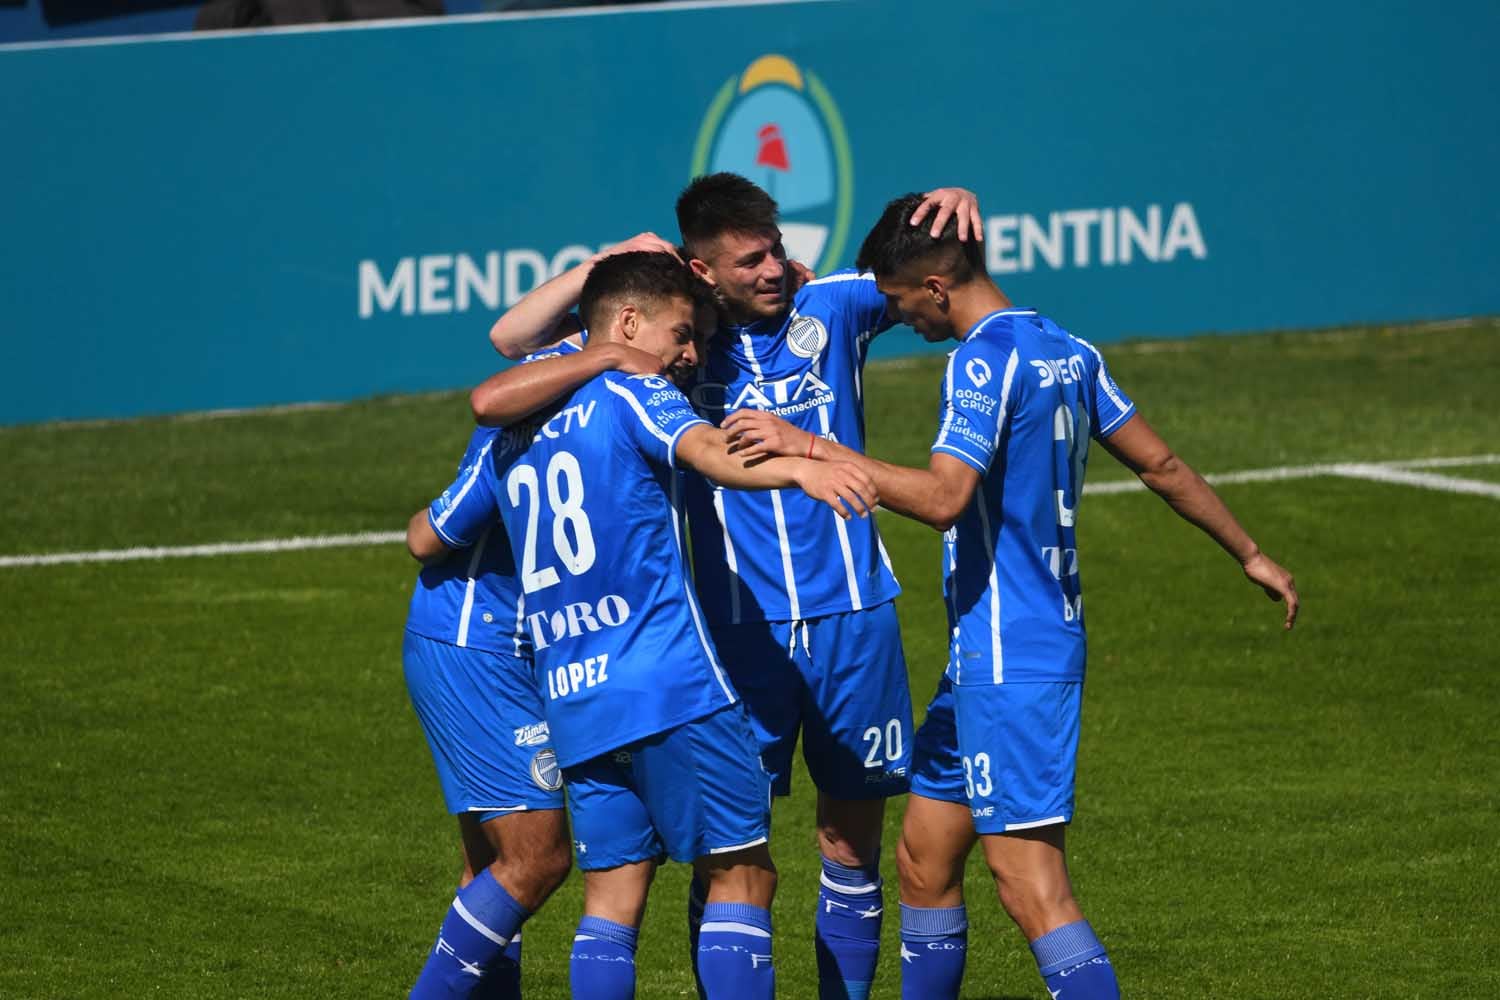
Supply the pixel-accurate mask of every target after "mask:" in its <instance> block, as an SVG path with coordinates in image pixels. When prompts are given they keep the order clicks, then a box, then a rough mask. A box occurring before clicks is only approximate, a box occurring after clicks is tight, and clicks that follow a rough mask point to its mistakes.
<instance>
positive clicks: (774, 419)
mask: <svg viewBox="0 0 1500 1000" xmlns="http://www.w3.org/2000/svg"><path fill="white" fill-rule="evenodd" d="M720 426H721V427H722V428H723V429H724V432H725V433H726V434H728V435H729V453H730V454H731V455H738V456H739V457H740V458H741V459H743V460H744V462H745V464H746V465H749V464H750V463H751V462H757V461H760V460H761V459H764V458H772V457H774V456H777V455H784V456H786V457H788V458H807V457H809V456H808V454H807V453H808V450H809V449H810V448H811V447H812V446H813V441H812V437H813V435H812V433H811V432H810V431H804V430H802V429H801V428H798V427H793V426H792V425H791V424H789V423H787V422H786V421H785V420H782V419H781V418H780V417H778V416H776V415H775V414H774V413H767V412H766V411H765V410H751V409H744V410H735V411H734V412H733V413H731V414H730V415H729V416H728V417H726V418H725V420H724V422H723V424H721V425H720Z"/></svg>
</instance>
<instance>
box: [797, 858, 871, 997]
mask: <svg viewBox="0 0 1500 1000" xmlns="http://www.w3.org/2000/svg"><path fill="white" fill-rule="evenodd" d="M820 881H821V883H822V884H821V888H820V889H819V891H818V916H817V920H816V921H815V923H814V927H815V938H816V943H817V949H818V997H819V1000H866V998H867V997H868V996H869V995H870V982H871V980H873V979H874V978H875V961H876V959H877V958H879V957H880V915H881V913H882V912H883V911H884V906H883V903H882V900H881V897H880V887H881V885H882V882H881V881H880V863H879V862H878V861H877V862H875V863H874V864H871V865H869V866H867V867H864V868H846V867H844V866H843V865H841V864H839V863H838V862H836V861H829V860H828V859H827V858H824V859H823V877H822V879H821V880H820Z"/></svg>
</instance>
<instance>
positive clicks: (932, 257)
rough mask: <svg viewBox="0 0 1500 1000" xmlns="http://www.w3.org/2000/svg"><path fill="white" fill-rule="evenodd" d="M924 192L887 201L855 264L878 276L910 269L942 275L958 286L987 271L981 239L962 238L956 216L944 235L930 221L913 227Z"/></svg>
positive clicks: (890, 275)
mask: <svg viewBox="0 0 1500 1000" xmlns="http://www.w3.org/2000/svg"><path fill="white" fill-rule="evenodd" d="M922 201H923V196H922V195H920V194H915V193H913V194H906V195H902V196H901V197H900V198H897V199H895V200H893V201H890V202H887V203H886V206H885V211H884V212H882V213H881V215H880V221H878V222H876V223H875V225H874V227H873V228H872V229H871V230H870V233H869V235H868V236H866V237H865V241H864V243H863V244H861V245H860V248H859V257H858V258H857V259H856V261H855V267H857V268H859V269H860V270H861V271H874V272H875V276H876V277H895V276H897V275H901V274H905V273H907V272H909V271H915V270H921V271H922V273H923V274H940V275H942V276H943V277H945V278H948V279H949V280H950V281H952V283H953V284H955V285H962V284H964V283H965V282H967V281H969V280H970V279H972V278H973V277H974V276H975V275H976V274H983V273H984V253H983V251H982V250H981V249H980V245H979V241H978V240H975V239H973V238H972V237H971V238H970V239H968V240H960V239H959V238H958V219H957V217H956V216H955V217H954V218H951V219H949V220H948V224H947V225H946V226H944V227H943V234H942V235H941V236H939V237H938V238H937V239H933V238H932V236H931V235H929V234H930V232H931V229H930V227H929V225H928V223H927V222H925V221H924V222H923V223H922V225H920V226H913V225H912V224H911V223H910V221H908V220H910V219H911V213H912V212H914V211H916V209H917V206H918V205H920V204H922Z"/></svg>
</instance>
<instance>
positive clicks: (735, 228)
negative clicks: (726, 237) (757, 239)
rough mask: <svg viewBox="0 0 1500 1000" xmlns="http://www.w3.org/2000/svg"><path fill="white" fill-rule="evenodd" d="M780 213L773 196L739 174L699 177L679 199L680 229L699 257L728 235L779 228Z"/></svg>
mask: <svg viewBox="0 0 1500 1000" xmlns="http://www.w3.org/2000/svg"><path fill="white" fill-rule="evenodd" d="M780 214H781V213H780V210H779V209H777V207H776V202H775V201H774V200H772V198H771V196H770V195H768V194H766V193H765V192H764V191H762V190H761V189H760V188H759V187H757V186H756V185H754V184H752V183H751V182H750V181H747V180H746V179H745V178H743V177H741V176H740V175H739V174H730V173H721V174H708V175H706V176H703V177H695V178H693V182H692V183H691V184H689V185H688V186H687V187H685V188H683V189H682V194H680V195H678V196H677V228H678V229H679V230H680V231H681V232H682V241H683V242H684V243H686V244H687V245H688V248H689V249H691V250H692V251H693V255H694V256H695V257H701V256H702V250H703V245H704V244H705V243H707V242H708V241H709V240H712V239H715V238H717V237H719V236H721V235H723V234H724V233H758V232H763V231H765V230H767V229H775V228H776V220H777V218H778V217H779V216H780Z"/></svg>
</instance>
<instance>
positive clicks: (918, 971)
mask: <svg viewBox="0 0 1500 1000" xmlns="http://www.w3.org/2000/svg"><path fill="white" fill-rule="evenodd" d="M953 713H954V708H953V688H952V686H951V685H950V684H949V683H948V680H947V678H944V679H943V680H942V681H941V682H939V684H938V690H937V694H936V695H935V696H934V697H933V699H932V701H931V702H930V703H929V704H928V706H927V717H926V719H924V720H923V722H922V728H921V729H919V730H917V737H916V745H915V746H914V747H913V749H912V775H911V797H910V798H909V799H907V803H906V815H905V817H904V818H903V819H902V823H901V840H900V842H899V843H898V844H897V845H896V868H897V871H898V872H899V873H900V876H901V996H902V997H903V998H905V1000H929V998H930V1000H951V998H956V997H957V996H958V990H959V986H960V985H961V984H962V983H963V977H964V963H965V961H966V959H967V957H968V947H969V919H968V911H967V910H966V909H965V907H964V862H965V861H966V860H967V859H968V856H969V852H970V851H971V850H972V849H973V847H974V841H975V839H976V834H975V832H974V822H973V820H972V819H971V818H970V816H969V802H968V798H967V796H966V794H965V791H964V772H963V764H962V761H961V759H960V757H959V752H958V731H957V729H956V726H955V722H954V714H953Z"/></svg>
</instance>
